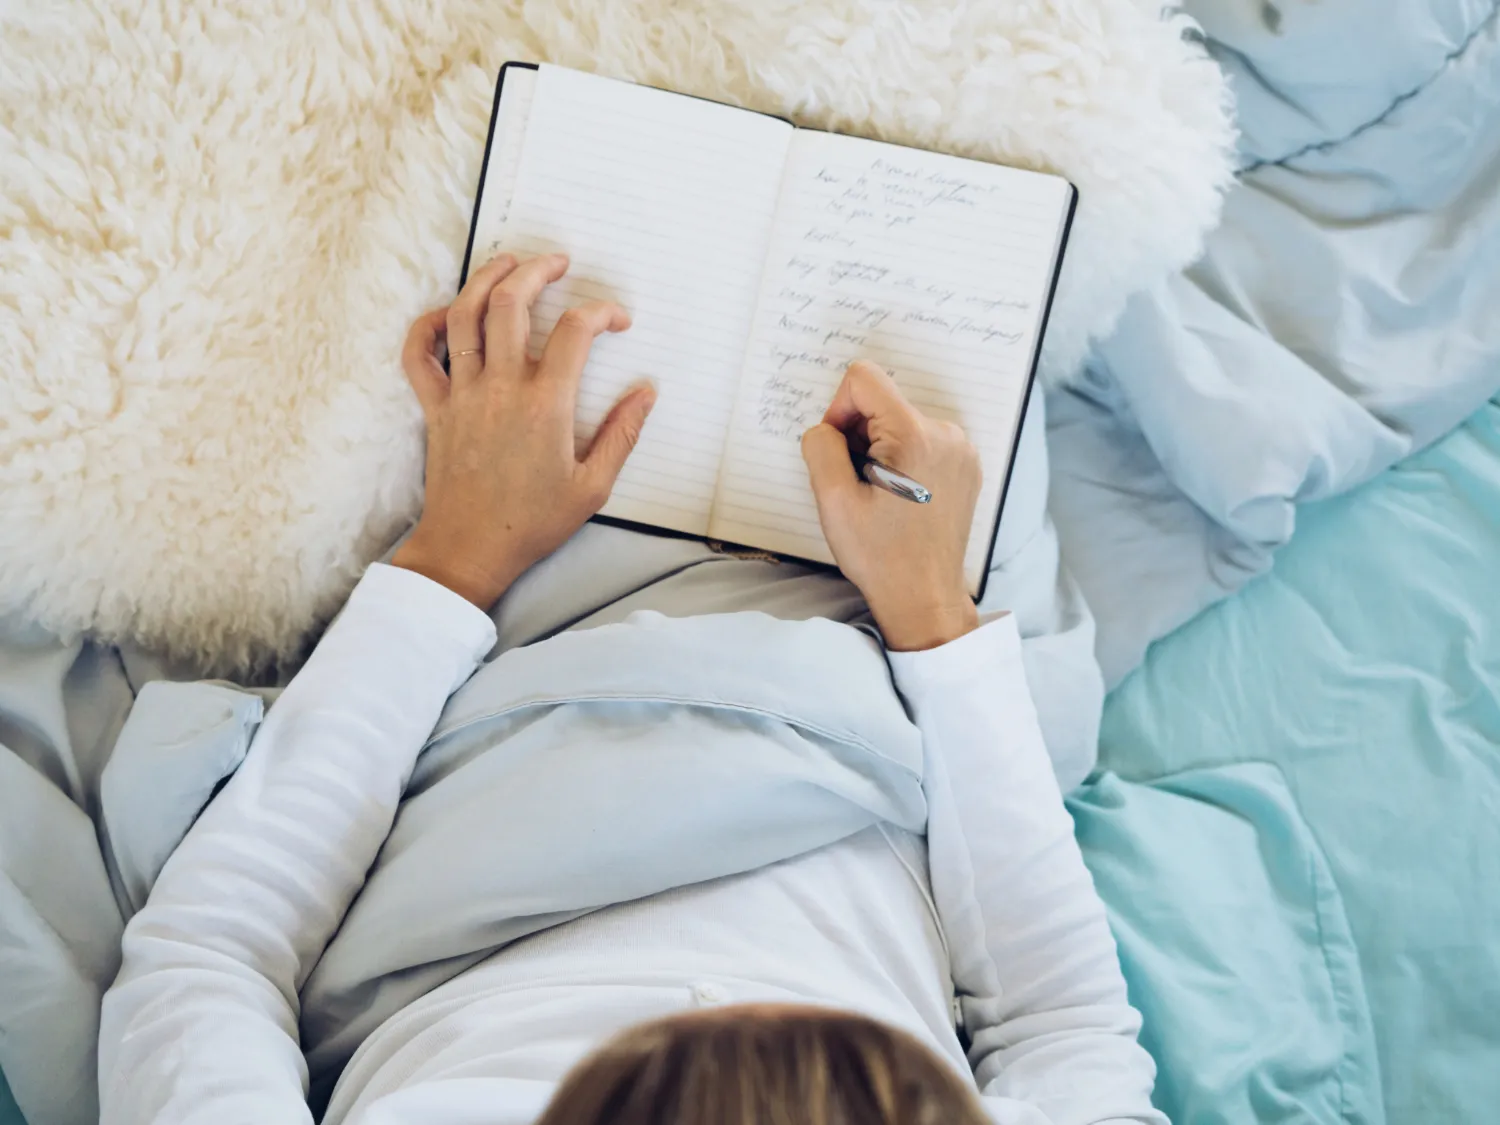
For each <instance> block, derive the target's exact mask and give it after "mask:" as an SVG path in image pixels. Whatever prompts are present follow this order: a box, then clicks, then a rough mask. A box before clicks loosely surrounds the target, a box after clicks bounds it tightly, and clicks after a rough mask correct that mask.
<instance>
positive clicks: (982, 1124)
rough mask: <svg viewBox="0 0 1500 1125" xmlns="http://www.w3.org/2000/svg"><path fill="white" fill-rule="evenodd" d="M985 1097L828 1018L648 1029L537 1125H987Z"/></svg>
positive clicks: (603, 1057) (574, 1080)
mask: <svg viewBox="0 0 1500 1125" xmlns="http://www.w3.org/2000/svg"><path fill="white" fill-rule="evenodd" d="M988 1121H989V1118H988V1117H987V1116H986V1115H985V1113H984V1111H983V1110H982V1109H981V1108H980V1105H979V1099H978V1098H977V1097H976V1095H975V1093H974V1090H973V1089H972V1088H971V1087H969V1086H967V1085H965V1084H964V1082H963V1080H962V1079H961V1078H960V1077H959V1076H958V1074H957V1073H956V1072H955V1071H954V1069H953V1068H952V1067H950V1066H949V1065H947V1064H946V1063H944V1062H943V1061H942V1060H941V1059H939V1058H938V1057H937V1056H936V1055H935V1054H934V1053H933V1052H932V1051H931V1050H929V1049H928V1048H927V1047H925V1046H923V1045H922V1044H921V1043H920V1042H918V1041H917V1040H916V1039H915V1038H914V1037H912V1036H911V1035H908V1034H907V1033H906V1032H904V1031H898V1030H897V1029H895V1028H893V1027H887V1026H886V1025H884V1024H881V1023H877V1022H876V1021H875V1020H872V1019H869V1018H867V1017H865V1016H860V1015H854V1014H852V1013H847V1012H837V1011H831V1010H825V1009H820V1008H808V1007H790V1006H777V1007H771V1006H766V1005H762V1006H756V1007H753V1008H752V1007H744V1006H741V1007H738V1008H718V1009H714V1010H710V1011H705V1012H694V1013H692V1014H690V1015H686V1016H673V1017H671V1018H670V1019H664V1020H658V1021H656V1022H654V1023H647V1024H642V1025H641V1026H639V1027H634V1028H630V1029H629V1030H627V1031H625V1032H623V1033H622V1034H620V1035H618V1036H616V1037H615V1038H614V1039H612V1040H610V1041H609V1042H608V1043H606V1044H605V1045H604V1046H603V1047H601V1048H600V1049H599V1050H597V1051H595V1052H594V1053H593V1054H592V1055H590V1056H589V1057H588V1058H586V1059H584V1060H583V1061H582V1062H581V1063H579V1064H578V1066H576V1067H575V1068H574V1069H573V1071H572V1073H570V1074H569V1075H568V1076H567V1078H566V1079H564V1080H563V1083H562V1085H561V1086H560V1087H559V1088H558V1090H557V1093H556V1095H555V1096H554V1097H553V1099H552V1102H551V1104H550V1105H548V1107H547V1112H546V1113H544V1114H543V1115H542V1116H541V1118H540V1119H539V1120H538V1121H537V1123H536V1125H987V1123H988Z"/></svg>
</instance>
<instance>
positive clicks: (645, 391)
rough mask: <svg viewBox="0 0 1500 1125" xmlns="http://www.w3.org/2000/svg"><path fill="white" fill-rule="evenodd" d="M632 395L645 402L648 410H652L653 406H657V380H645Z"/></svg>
mask: <svg viewBox="0 0 1500 1125" xmlns="http://www.w3.org/2000/svg"><path fill="white" fill-rule="evenodd" d="M631 393H632V394H634V395H636V396H638V397H639V398H640V399H641V400H642V401H643V402H645V404H646V409H647V410H650V409H651V408H652V407H653V406H655V405H656V380H655V379H645V380H643V381H642V382H641V385H640V386H638V387H636V389H635V390H634V391H632V392H631Z"/></svg>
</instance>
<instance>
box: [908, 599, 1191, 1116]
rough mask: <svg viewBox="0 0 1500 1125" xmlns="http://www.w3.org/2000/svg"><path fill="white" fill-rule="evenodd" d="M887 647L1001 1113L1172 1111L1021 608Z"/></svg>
mask: <svg viewBox="0 0 1500 1125" xmlns="http://www.w3.org/2000/svg"><path fill="white" fill-rule="evenodd" d="M890 661H891V667H892V672H893V675H894V676H895V679H896V684H897V687H898V688H899V689H900V691H901V693H902V695H903V697H904V698H905V699H906V701H907V705H908V707H909V708H910V709H911V711H912V714H913V716H914V718H915V720H916V722H917V725H918V726H919V727H920V729H921V731H922V739H923V745H924V750H925V769H926V782H925V785H926V789H927V797H928V839H927V846H928V857H929V864H930V867H931V877H932V890H933V899H934V902H935V903H936V905H937V908H938V914H939V917H940V919H941V922H942V925H943V930H944V933H945V935H946V937H947V939H948V946H949V956H950V959H951V962H952V972H953V981H954V986H955V988H956V989H957V992H958V994H959V997H960V1002H961V1005H962V1009H963V1015H964V1023H965V1027H966V1029H967V1031H968V1033H969V1038H970V1042H971V1044H972V1046H971V1048H970V1052H969V1062H970V1065H971V1066H972V1067H973V1070H974V1075H975V1079H976V1081H977V1082H978V1084H979V1088H980V1091H981V1093H982V1094H983V1095H984V1100H985V1102H986V1108H987V1109H988V1110H989V1112H990V1115H991V1116H992V1117H993V1118H994V1120H995V1121H997V1122H1004V1123H1011V1125H1022V1123H1025V1125H1032V1123H1038V1125H1041V1123H1046V1125H1085V1123H1090V1125H1093V1123H1099V1122H1141V1123H1150V1125H1166V1118H1165V1117H1164V1116H1163V1115H1162V1114H1161V1113H1159V1112H1158V1111H1157V1110H1156V1109H1154V1108H1153V1107H1152V1104H1151V1089H1152V1085H1153V1083H1154V1081H1155V1077H1156V1067H1155V1064H1154V1063H1153V1061H1152V1059H1151V1056H1150V1055H1148V1054H1147V1053H1146V1052H1145V1050H1144V1049H1143V1048H1142V1047H1141V1046H1140V1044H1139V1043H1138V1042H1137V1039H1136V1036H1137V1033H1138V1032H1139V1031H1140V1026H1141V1020H1140V1015H1139V1013H1137V1012H1136V1010H1135V1009H1134V1008H1132V1007H1131V1006H1130V1002H1129V1000H1128V998H1127V996H1126V991H1125V979H1124V977H1123V975H1122V974H1121V972H1120V961H1119V955H1118V953H1117V951H1116V949H1115V943H1114V938H1113V936H1112V935H1111V933H1110V930H1109V924H1108V921H1107V919H1106V917H1105V912H1104V904H1103V903H1102V902H1101V901H1100V899H1099V896H1098V894H1097V893H1096V892H1095V890H1094V884H1093V879H1092V877H1091V876H1090V875H1089V872H1088V868H1086V867H1085V866H1084V863H1083V856H1082V854H1081V853H1080V852H1079V850H1078V844H1077V842H1076V841H1075V840H1074V837H1073V821H1072V818H1071V817H1070V816H1069V815H1068V812H1067V810H1066V808H1064V806H1063V802H1062V795H1061V793H1060V792H1059V791H1058V788H1057V781H1056V778H1055V776H1054V774H1053V770H1052V763H1051V761H1050V759H1049V758H1048V756H1047V750H1046V747H1045V746H1044V745H1043V742H1042V734H1041V729H1040V727H1039V726H1038V724H1037V717H1036V709H1035V707H1034V706H1033V704H1032V700H1031V693H1030V691H1029V690H1028V688H1027V685H1026V676H1025V671H1024V669H1023V666H1022V660H1021V638H1020V635H1019V633H1018V632H1017V631H1016V625H1015V619H1014V618H1013V617H1011V616H1009V615H1005V616H1002V617H1000V618H998V619H995V620H991V621H989V622H987V623H986V624H984V625H982V626H981V627H980V628H979V629H977V630H975V631H973V632H971V633H968V634H966V635H965V636H963V637H960V638H958V639H957V640H955V641H951V642H950V643H948V644H946V645H943V646H941V647H939V648H936V649H932V650H930V651H927V652H911V653H891V654H890Z"/></svg>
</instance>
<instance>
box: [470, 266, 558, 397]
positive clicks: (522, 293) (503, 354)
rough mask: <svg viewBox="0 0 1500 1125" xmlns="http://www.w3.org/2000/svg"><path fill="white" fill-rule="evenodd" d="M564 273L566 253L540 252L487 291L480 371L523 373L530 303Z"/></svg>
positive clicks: (510, 373)
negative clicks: (487, 300)
mask: <svg viewBox="0 0 1500 1125" xmlns="http://www.w3.org/2000/svg"><path fill="white" fill-rule="evenodd" d="M567 272H568V256H567V255H566V254H543V255H542V256H541V257H540V258H532V259H531V260H530V261H529V262H522V263H521V264H520V265H519V266H517V267H516V268H515V269H514V270H512V271H511V273H510V274H509V275H508V276H507V277H506V278H505V280H504V281H502V282H500V284H499V285H497V286H495V287H494V288H493V289H492V290H490V299H489V307H488V310H487V311H486V312H485V317H484V370H485V373H486V374H489V375H506V376H510V377H512V378H517V379H518V378H520V377H521V376H522V375H524V374H525V373H526V343H527V340H528V339H530V337H531V306H532V305H534V304H536V299H537V298H538V297H540V296H541V295H542V290H543V289H545V288H546V287H547V286H548V285H550V284H551V283H552V282H554V281H556V280H557V279H558V278H560V277H561V276H562V275H563V274H565V273H567Z"/></svg>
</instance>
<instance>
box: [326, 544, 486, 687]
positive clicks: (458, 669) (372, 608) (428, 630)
mask: <svg viewBox="0 0 1500 1125" xmlns="http://www.w3.org/2000/svg"><path fill="white" fill-rule="evenodd" d="M344 615H345V616H346V617H348V616H352V617H356V618H363V619H373V620H376V621H378V622H379V623H380V626H381V627H382V628H384V629H386V630H391V631H396V632H399V633H401V634H403V635H405V636H406V637H408V638H411V639H412V641H413V642H415V643H418V644H419V645H420V647H421V648H422V649H423V650H424V651H426V652H427V653H428V654H429V655H430V656H432V657H434V658H436V657H438V656H440V655H441V656H446V655H450V654H451V656H452V658H453V664H454V666H453V687H452V688H450V689H449V690H450V691H451V690H455V689H457V687H458V686H459V685H460V684H461V683H463V682H464V680H466V679H468V677H469V676H470V675H471V674H472V673H473V671H474V668H475V666H476V665H478V664H479V662H480V661H481V660H483V659H484V657H485V654H486V653H488V652H489V651H490V649H492V648H494V647H495V623H494V622H493V621H491V620H490V618H489V615H488V614H487V613H485V612H484V611H483V610H481V609H480V608H479V607H478V606H476V605H474V604H473V603H472V602H470V601H468V600H467V599H465V598H462V597H460V596H459V595H458V594H455V593H454V592H453V591H452V590H450V589H448V588H447V587H446V586H443V585H441V584H440V583H437V582H434V581H433V580H432V579H430V578H427V577H425V576H424V575H421V574H418V573H417V572H416V571H414V570H407V569H406V568H405V567H399V566H390V565H388V564H386V563H372V564H371V565H370V568H369V569H368V570H366V571H365V574H364V577H363V578H361V579H360V580H359V585H357V586H355V588H354V592H353V593H352V594H350V595H349V601H348V604H347V605H346V606H345V609H344Z"/></svg>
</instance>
